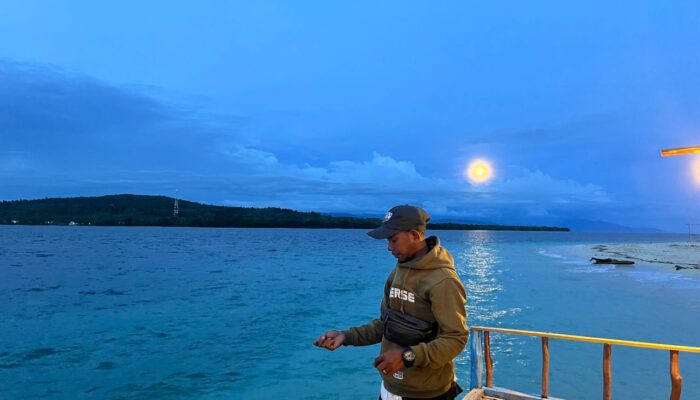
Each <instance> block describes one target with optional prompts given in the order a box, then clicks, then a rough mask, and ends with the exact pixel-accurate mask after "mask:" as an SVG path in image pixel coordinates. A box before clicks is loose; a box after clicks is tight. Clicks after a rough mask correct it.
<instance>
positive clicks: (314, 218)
mask: <svg viewBox="0 0 700 400" xmlns="http://www.w3.org/2000/svg"><path fill="white" fill-rule="evenodd" d="M380 223H381V219H380V218H362V217H349V216H331V215H326V214H322V213H319V212H304V211H296V210H290V209H284V208H276V207H267V208H252V207H229V206H217V205H209V204H202V203H197V202H193V201H186V200H180V199H177V200H176V199H175V198H172V197H167V196H151V195H136V194H118V195H107V196H95V197H67V198H46V199H36V200H10V201H0V224H4V225H71V226H78V225H91V226H163V227H167V226H173V227H217V228H346V229H372V228H375V227H377V226H378V225H379V224H380ZM428 229H431V230H497V231H562V232H568V231H569V228H562V227H552V226H519V225H480V224H461V223H454V222H446V223H432V224H428Z"/></svg>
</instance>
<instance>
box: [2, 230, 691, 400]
mask: <svg viewBox="0 0 700 400" xmlns="http://www.w3.org/2000/svg"><path fill="white" fill-rule="evenodd" d="M438 234H439V236H440V237H441V238H442V241H443V245H445V246H446V247H447V248H448V249H449V250H450V251H451V252H452V253H453V255H454V256H455V260H456V263H457V270H458V272H459V274H460V276H461V278H462V280H463V282H464V284H465V287H466V288H467V295H468V311H469V324H471V325H477V324H478V325H489V326H503V327H512V328H521V329H537V330H545V331H556V332H563V333H572V334H581V335H594V336H603V337H615V338H621V339H631V340H643V341H659V342H664V343H673V344H685V345H694V346H700V336H699V335H698V333H699V332H700V318H698V312H699V311H700V296H699V295H698V294H700V274H692V273H686V274H679V273H676V272H675V271H659V270H657V269H654V268H650V267H645V266H635V267H634V268H614V267H606V268H600V267H592V266H589V265H587V264H586V262H585V260H581V259H578V258H577V257H576V256H574V255H573V253H571V252H570V251H569V250H568V246H570V245H572V244H581V243H589V244H592V245H595V244H602V243H614V242H651V241H684V240H687V237H686V236H682V235H681V236H673V235H585V234H576V233H549V232H484V231H472V232H456V231H451V232H438ZM392 265H393V260H392V258H391V255H390V254H389V253H388V252H386V250H385V243H383V242H381V241H374V240H372V239H370V238H369V237H367V236H366V235H365V234H364V231H359V230H301V229H175V228H97V227H15V226H5V227H0V306H1V310H2V318H1V319H0V398H2V399H32V398H56V399H76V398H77V399H80V398H85V399H87V398H90V399H92V398H100V399H141V398H143V399H145V398H148V399H270V398H280V399H359V398H367V399H375V398H376V395H377V391H378V385H379V383H378V382H379V380H378V377H377V375H376V374H375V372H374V370H373V369H372V360H373V359H374V357H375V356H376V352H377V351H378V348H377V347H376V346H371V347H366V348H341V349H339V350H338V351H335V352H328V351H324V350H320V349H317V348H315V347H313V346H312V345H311V343H312V341H313V340H314V339H315V338H316V337H317V336H318V335H319V334H320V333H322V332H323V331H324V330H326V329H329V328H345V327H348V326H352V325H357V324H361V323H363V322H366V321H368V320H370V319H371V318H373V317H375V316H376V314H377V310H378V305H379V300H380V296H381V291H382V287H383V282H384V280H385V278H386V276H387V274H388V273H389V272H390V270H391V268H392ZM492 343H493V347H494V360H495V384H496V385H498V386H506V387H511V388H514V389H519V390H522V391H529V392H537V391H538V390H539V376H540V372H539V368H540V349H539V342H538V341H537V340H535V339H530V338H523V337H517V336H502V335H494V337H493V338H492ZM550 357H551V375H550V395H552V396H557V397H565V398H569V399H588V398H600V396H601V391H602V379H601V371H602V361H601V357H602V346H601V345H594V344H581V343H578V344H577V343H573V344H572V343H567V342H562V341H556V340H551V341H550ZM668 358H669V356H668V353H667V352H664V351H656V350H638V349H625V348H620V347H613V364H612V368H613V396H614V398H615V399H656V398H666V397H668V393H669V392H670V383H669V378H668ZM680 361H681V372H682V374H683V377H684V381H683V383H684V387H683V395H684V398H686V399H696V398H700V356H699V355H695V354H686V353H682V354H681V357H680ZM468 365H469V358H468V352H464V353H463V354H462V355H461V356H460V357H459V358H458V378H459V380H460V381H461V383H462V386H468V385H469V383H468V379H469V368H468Z"/></svg>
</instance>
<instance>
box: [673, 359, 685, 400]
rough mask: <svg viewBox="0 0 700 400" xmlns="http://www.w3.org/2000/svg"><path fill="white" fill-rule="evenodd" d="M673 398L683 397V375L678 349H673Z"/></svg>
mask: <svg viewBox="0 0 700 400" xmlns="http://www.w3.org/2000/svg"><path fill="white" fill-rule="evenodd" d="M670 372H671V400H680V399H681V385H682V384H683V377H682V376H681V371H680V368H679V366H678V350H671V368H670Z"/></svg>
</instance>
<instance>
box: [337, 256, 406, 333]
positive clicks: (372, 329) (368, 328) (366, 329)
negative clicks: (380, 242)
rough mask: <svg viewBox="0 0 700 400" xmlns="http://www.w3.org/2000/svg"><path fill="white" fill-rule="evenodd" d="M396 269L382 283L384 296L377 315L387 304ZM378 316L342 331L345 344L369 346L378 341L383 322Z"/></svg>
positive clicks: (382, 331)
mask: <svg viewBox="0 0 700 400" xmlns="http://www.w3.org/2000/svg"><path fill="white" fill-rule="evenodd" d="M395 273H396V269H394V270H393V271H392V272H391V274H389V277H388V278H387V280H386V283H385V284H384V297H383V298H382V304H381V306H380V307H379V315H380V318H381V315H382V314H384V309H385V308H386V307H387V305H388V304H389V289H390V288H391V282H393V281H394V274H395ZM380 318H377V319H374V320H372V321H371V322H369V323H367V324H364V325H362V326H358V327H355V328H350V329H348V330H345V331H343V334H344V335H345V342H344V343H343V344H344V345H346V346H369V345H373V344H377V343H380V342H381V341H382V337H383V336H384V323H383V322H382V320H381V319H380Z"/></svg>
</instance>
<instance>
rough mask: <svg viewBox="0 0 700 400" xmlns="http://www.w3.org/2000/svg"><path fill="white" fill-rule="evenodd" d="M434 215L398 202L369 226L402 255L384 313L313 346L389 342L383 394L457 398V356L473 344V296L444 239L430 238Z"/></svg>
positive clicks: (401, 399) (381, 366)
mask: <svg viewBox="0 0 700 400" xmlns="http://www.w3.org/2000/svg"><path fill="white" fill-rule="evenodd" d="M429 220H430V216H429V215H428V213H426V212H425V211H424V210H423V209H421V208H418V207H413V206H408V205H405V206H397V207H394V208H392V209H391V210H389V212H388V213H387V215H386V217H385V218H384V222H383V223H382V225H381V226H380V227H378V228H377V229H375V230H373V231H370V232H368V235H370V236H371V237H373V238H375V239H386V240H387V242H388V250H389V251H390V252H391V254H393V255H394V257H396V259H397V261H398V262H397V264H396V267H395V268H394V270H393V271H392V272H391V274H389V278H388V279H387V281H386V284H385V285H384V298H383V299H382V303H381V317H380V318H379V319H375V320H374V321H372V322H370V323H368V324H366V325H362V326H359V327H356V328H350V329H348V330H345V331H342V332H341V331H335V330H331V331H328V332H326V333H325V334H324V335H322V336H321V337H320V338H318V339H317V340H316V341H315V342H314V344H315V345H316V346H318V347H322V348H326V349H328V350H335V349H337V348H338V347H340V346H341V345H344V346H367V345H372V344H376V343H380V342H381V344H382V346H381V354H380V355H379V357H377V358H376V359H375V360H374V367H375V368H376V369H377V371H378V372H379V374H380V375H381V378H382V386H381V392H380V393H381V394H380V399H383V400H389V399H391V400H394V399H396V400H412V399H440V400H452V399H454V398H455V397H456V396H457V395H458V394H459V393H460V392H461V391H462V390H461V388H459V386H458V385H457V384H456V382H455V375H454V358H455V357H456V356H457V355H459V353H461V352H462V350H463V349H464V346H465V345H466V343H467V336H468V335H469V331H468V330H467V327H466V318H467V316H466V310H465V303H466V295H465V292H464V286H462V282H461V281H460V280H459V277H458V276H457V273H456V272H455V269H454V260H453V258H452V256H451V255H450V253H449V252H448V251H447V250H446V249H445V248H443V247H442V246H440V241H439V239H438V238H437V237H435V236H431V237H429V238H427V239H426V238H425V230H426V225H427V222H428V221H429Z"/></svg>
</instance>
